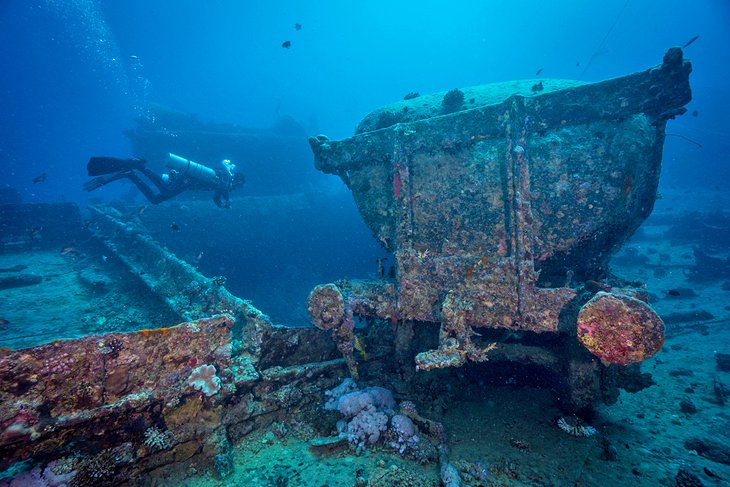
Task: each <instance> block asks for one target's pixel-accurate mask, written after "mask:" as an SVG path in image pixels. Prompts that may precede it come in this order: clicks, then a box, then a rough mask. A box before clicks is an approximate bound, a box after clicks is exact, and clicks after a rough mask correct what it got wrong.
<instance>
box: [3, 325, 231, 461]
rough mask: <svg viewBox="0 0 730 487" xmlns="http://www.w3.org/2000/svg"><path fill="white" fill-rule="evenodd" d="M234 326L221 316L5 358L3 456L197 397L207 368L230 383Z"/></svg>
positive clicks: (110, 426)
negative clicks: (198, 379)
mask: <svg viewBox="0 0 730 487" xmlns="http://www.w3.org/2000/svg"><path fill="white" fill-rule="evenodd" d="M232 324H233V319H232V318H231V317H229V316H218V317H214V318H210V319H206V320H199V321H194V322H189V323H183V324H181V325H178V326H174V327H171V328H165V329H162V330H155V334H154V336H151V335H150V334H148V333H146V332H144V331H140V332H133V333H112V334H108V335H99V336H90V337H86V338H82V339H79V340H69V341H59V342H53V343H49V344H47V345H42V346H39V347H34V348H30V349H25V350H19V351H9V352H3V353H2V355H0V451H2V452H4V453H3V454H2V455H0V457H3V458H6V459H8V460H10V459H11V458H17V457H16V455H17V454H18V453H19V452H20V451H22V450H24V449H27V448H28V449H29V448H32V449H34V450H38V449H39V448H41V447H40V446H39V445H40V444H42V443H44V439H45V438H48V441H58V439H59V437H61V436H63V437H64V441H70V440H71V439H72V437H74V436H78V437H84V436H86V432H85V431H84V430H83V429H76V428H74V426H76V425H78V424H83V423H99V424H98V425H97V428H98V429H99V431H103V430H105V429H107V428H108V429H110V430H111V429H114V428H116V427H117V426H118V425H115V424H114V421H113V420H112V419H111V418H112V417H115V416H116V415H118V414H119V412H120V411H121V410H125V409H129V408H131V409H137V408H139V409H143V408H144V405H149V404H150V403H151V402H152V401H153V400H158V401H159V400H165V399H166V398H168V399H169V398H170V397H173V396H175V395H179V394H181V392H182V391H183V390H184V389H186V388H187V389H190V391H192V388H191V387H189V385H187V384H186V381H187V380H188V378H189V376H190V375H191V373H192V371H193V369H195V368H196V367H198V366H200V365H202V364H209V365H214V366H215V367H216V370H217V372H218V374H219V375H221V379H222V381H223V382H224V384H225V383H226V382H230V381H231V380H232V377H231V375H230V368H231V365H232V363H231V340H230V327H231V325H232ZM225 371H228V373H229V375H228V376H226V374H225ZM105 417H107V418H109V419H108V420H103V418H105ZM104 423H106V424H104ZM61 430H66V432H65V433H64V435H59V431H61ZM99 431H98V432H99ZM31 440H32V441H31ZM9 451H12V452H13V455H10V454H8V452H9ZM6 466H7V465H0V468H3V467H6Z"/></svg>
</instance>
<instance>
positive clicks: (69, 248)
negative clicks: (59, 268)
mask: <svg viewBox="0 0 730 487" xmlns="http://www.w3.org/2000/svg"><path fill="white" fill-rule="evenodd" d="M73 253H76V247H74V246H73V244H71V245H67V246H65V247H64V248H63V249H61V255H68V254H73Z"/></svg>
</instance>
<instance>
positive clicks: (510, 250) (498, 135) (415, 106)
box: [310, 48, 691, 368]
mask: <svg viewBox="0 0 730 487" xmlns="http://www.w3.org/2000/svg"><path fill="white" fill-rule="evenodd" d="M690 72H691V65H690V63H689V62H688V61H686V60H684V59H683V57H682V52H681V50H680V49H677V48H675V49H671V50H669V51H668V52H667V54H666V55H665V58H664V62H663V64H661V65H659V66H657V67H655V68H652V69H649V70H647V71H644V72H641V73H637V74H633V75H629V76H625V77H621V78H616V79H612V80H608V81H604V82H600V83H595V84H581V83H578V82H565V81H560V80H546V81H544V82H541V83H540V85H539V87H538V85H536V84H534V83H533V82H532V81H530V82H514V83H509V84H498V85H486V86H483V87H475V88H469V89H465V90H464V94H463V96H462V97H461V98H462V99H463V101H462V102H461V103H462V104H461V105H460V106H459V107H456V108H455V107H454V106H449V105H450V104H449V103H447V102H448V101H449V100H448V99H447V98H448V97H449V96H450V95H449V94H446V95H443V94H437V95H429V96H427V97H418V98H414V99H412V100H407V101H403V102H399V103H397V104H394V105H391V106H387V107H384V108H381V109H379V110H376V111H375V112H373V113H372V114H370V115H368V116H367V117H366V118H365V119H364V120H363V122H362V123H361V125H360V127H359V131H358V133H357V134H356V135H355V136H353V137H351V138H349V139H344V140H342V141H330V140H329V139H327V138H326V137H324V136H318V137H313V138H311V139H310V143H311V145H312V149H313V152H314V155H315V164H316V167H317V168H318V169H320V170H321V171H324V172H327V173H331V174H337V175H339V176H340V177H341V178H342V179H343V181H344V182H345V183H346V184H347V185H348V187H349V188H350V189H351V190H352V193H353V196H354V198H355V201H356V203H357V205H358V208H359V209H360V212H361V214H362V216H363V218H364V219H365V222H366V223H367V225H368V226H369V227H370V228H371V229H372V231H373V232H374V233H375V235H376V236H377V237H378V238H379V239H380V241H381V242H382V244H383V246H384V247H385V248H386V249H388V250H389V251H391V252H393V253H394V254H395V258H396V268H397V277H396V279H395V281H394V282H393V288H394V291H395V292H394V296H393V301H392V303H391V305H390V306H389V309H390V311H389V312H388V314H389V315H390V316H393V317H396V318H397V319H400V320H417V321H424V322H437V323H441V336H440V345H439V350H438V351H433V353H432V354H431V355H424V354H421V355H419V359H418V364H419V366H420V367H422V368H433V367H439V366H445V365H461V364H462V363H464V361H465V360H466V359H469V358H471V359H477V360H478V359H480V358H481V356H482V353H481V352H480V351H479V350H478V349H477V348H475V347H474V345H473V343H472V340H471V336H472V335H473V334H474V333H475V332H474V331H472V330H473V328H502V329H510V330H514V331H530V332H558V331H560V329H561V327H562V326H563V325H562V324H561V321H560V316H561V313H563V312H564V310H565V309H566V307H567V306H568V304H569V303H571V302H572V301H573V300H574V299H576V297H577V295H578V291H579V288H581V286H582V284H583V283H585V282H587V281H592V280H596V281H597V280H601V279H603V278H605V277H606V275H607V263H608V260H609V258H610V257H611V255H612V254H613V253H614V252H615V251H616V250H617V249H618V248H619V247H620V246H621V244H622V243H623V242H624V241H625V240H626V239H627V238H628V237H629V236H630V235H631V234H632V233H633V232H634V231H635V230H636V228H638V226H639V225H640V224H641V223H642V222H643V221H644V220H645V219H646V217H647V216H648V215H649V214H650V213H651V210H652V208H653V205H654V201H655V199H656V192H657V186H658V181H659V174H660V167H661V159H662V148H663V143H664V129H665V125H666V120H667V119H669V118H672V117H674V116H675V115H678V114H681V113H683V112H684V111H685V109H684V108H683V105H685V104H686V103H687V102H689V100H690V98H691V92H690V88H689V81H688V78H689V73H690ZM467 99H469V102H467V101H466V100H467ZM441 100H443V102H442V103H438V102H441ZM451 105H453V104H451ZM373 285H374V286H376V284H373ZM377 286H379V284H378V285H377ZM345 292H346V294H348V295H350V296H351V299H352V300H353V301H354V302H356V303H357V302H358V301H359V300H361V299H362V298H363V297H367V294H368V293H365V294H363V295H357V294H352V293H351V291H349V290H347V291H345ZM366 315H367V313H366ZM381 317H382V316H381ZM571 327H572V328H573V329H574V324H572V325H570V324H569V325H568V328H571Z"/></svg>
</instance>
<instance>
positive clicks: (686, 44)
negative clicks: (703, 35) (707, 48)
mask: <svg viewBox="0 0 730 487" xmlns="http://www.w3.org/2000/svg"><path fill="white" fill-rule="evenodd" d="M699 38H700V36H694V37H693V38H692V39H690V40H688V41H687V42H685V43H684V45H683V46H682V49H684V48H685V47H687V46H689V45H690V44H692V43H693V42H694V41H696V40H697V39H699Z"/></svg>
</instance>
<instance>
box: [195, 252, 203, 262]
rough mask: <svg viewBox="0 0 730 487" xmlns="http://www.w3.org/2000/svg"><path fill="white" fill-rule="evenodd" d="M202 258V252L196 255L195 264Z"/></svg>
mask: <svg viewBox="0 0 730 487" xmlns="http://www.w3.org/2000/svg"><path fill="white" fill-rule="evenodd" d="M202 258H203V252H202V251H201V252H200V253H199V254H198V255H196V256H195V262H200V259H202Z"/></svg>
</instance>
